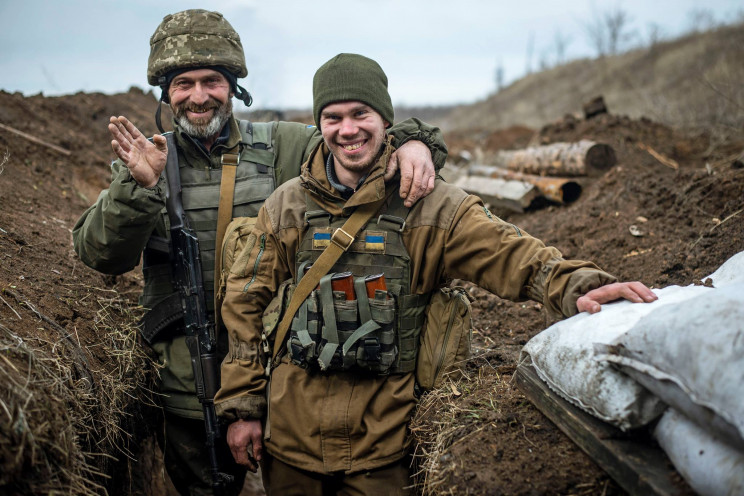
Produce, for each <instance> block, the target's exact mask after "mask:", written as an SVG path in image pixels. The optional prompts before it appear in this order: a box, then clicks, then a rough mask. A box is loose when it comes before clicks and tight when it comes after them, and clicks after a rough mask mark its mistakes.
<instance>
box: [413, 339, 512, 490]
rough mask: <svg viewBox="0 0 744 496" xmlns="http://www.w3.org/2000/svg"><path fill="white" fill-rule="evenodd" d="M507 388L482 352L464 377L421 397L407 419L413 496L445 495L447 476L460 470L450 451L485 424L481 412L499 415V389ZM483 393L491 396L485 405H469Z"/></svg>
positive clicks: (470, 361)
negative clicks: (412, 471) (409, 428)
mask: <svg viewBox="0 0 744 496" xmlns="http://www.w3.org/2000/svg"><path fill="white" fill-rule="evenodd" d="M504 387H508V386H507V385H506V384H505V383H504V382H503V381H502V380H501V376H500V375H499V373H498V371H497V370H496V369H495V368H493V366H492V365H491V364H490V363H489V361H488V357H487V354H486V353H485V351H484V350H481V351H480V352H478V351H476V353H474V357H473V358H471V359H470V360H469V361H468V367H467V371H466V372H465V374H464V377H462V378H460V379H458V380H449V381H447V382H446V383H445V384H443V385H442V386H441V387H439V388H437V389H434V390H431V391H429V392H428V393H426V394H424V396H423V397H422V398H421V401H420V403H419V405H418V408H417V410H416V413H415V415H414V417H413V419H412V420H411V434H412V436H413V441H414V455H413V457H414V476H413V478H414V487H415V490H416V494H422V495H423V496H428V495H439V494H449V493H450V490H451V488H448V487H446V486H447V481H448V478H449V475H450V474H452V473H454V472H455V471H458V470H459V471H461V470H462V467H459V466H458V465H457V464H456V463H455V462H456V457H454V456H452V454H451V450H452V448H453V447H455V446H457V445H458V444H460V443H462V442H466V441H467V440H468V439H470V438H471V436H473V435H474V434H476V433H478V432H480V430H482V429H483V428H484V427H485V426H486V425H487V424H484V423H483V422H481V420H482V419H483V418H485V415H483V413H484V410H493V412H489V413H490V414H491V415H493V414H494V413H495V414H496V415H500V410H499V407H498V403H497V402H496V401H495V400H494V399H493V398H494V397H498V394H499V392H498V391H499V388H504ZM483 390H490V391H492V394H491V395H490V396H489V401H487V402H486V403H485V404H484V403H483V402H482V401H481V400H480V399H479V400H478V401H477V402H475V403H474V402H473V401H472V400H473V397H474V396H475V394H476V393H477V392H479V391H480V393H478V397H479V398H482V397H483V394H482V391H483Z"/></svg>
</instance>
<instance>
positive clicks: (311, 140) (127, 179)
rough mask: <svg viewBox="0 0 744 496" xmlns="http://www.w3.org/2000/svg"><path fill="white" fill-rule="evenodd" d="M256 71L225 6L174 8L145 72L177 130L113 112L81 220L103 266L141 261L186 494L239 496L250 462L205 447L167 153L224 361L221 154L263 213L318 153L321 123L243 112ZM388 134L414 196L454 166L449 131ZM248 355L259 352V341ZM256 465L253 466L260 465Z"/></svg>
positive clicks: (176, 468) (239, 188) (235, 204)
mask: <svg viewBox="0 0 744 496" xmlns="http://www.w3.org/2000/svg"><path fill="white" fill-rule="evenodd" d="M247 74H248V70H247V67H246V63H245V55H244V51H243V44H242V42H241V38H240V36H239V35H238V33H237V32H236V31H235V30H234V29H233V27H232V26H231V25H230V23H229V22H228V21H227V20H226V19H225V18H224V17H223V16H222V14H220V13H219V12H211V11H207V10H201V9H191V10H185V11H182V12H177V13H174V14H170V15H167V16H165V17H164V18H163V20H162V22H161V23H160V25H159V26H158V27H157V28H156V30H155V32H154V33H153V35H152V37H151V38H150V57H149V59H148V63H147V78H148V82H149V83H150V84H151V85H154V86H159V87H160V89H161V99H160V100H161V102H162V104H161V103H159V105H158V108H157V112H156V114H155V115H156V123H157V125H158V127H159V128H160V130H161V132H162V131H163V129H162V126H161V122H160V109H161V106H162V105H163V104H164V105H169V106H170V109H171V111H172V113H173V116H174V119H173V121H172V122H171V125H172V128H173V131H172V133H165V134H156V135H155V136H153V137H152V138H151V139H149V140H148V139H147V138H146V137H145V136H143V134H142V133H141V132H140V131H139V129H137V127H136V126H135V125H134V124H133V123H132V122H130V121H129V120H128V119H127V118H126V117H123V116H119V117H112V118H111V120H110V124H109V131H110V133H111V137H112V148H113V151H114V152H115V154H116V156H117V157H118V158H117V160H115V161H114V162H113V163H112V165H111V168H112V173H113V174H112V181H111V184H110V186H109V188H108V189H106V190H105V191H103V192H102V193H101V195H100V196H99V198H98V200H97V201H96V203H95V204H94V205H92V206H91V207H90V208H89V209H88V210H87V211H86V212H85V213H84V214H83V215H82V217H81V218H80V219H79V221H78V222H77V224H76V225H75V227H74V230H73V241H74V247H75V251H76V253H77V254H78V256H79V257H80V259H81V260H82V261H83V262H84V263H85V264H86V265H88V266H89V267H91V268H93V269H95V270H98V271H101V272H103V273H106V274H122V273H124V272H127V271H130V270H133V269H134V268H135V267H137V266H138V265H139V263H140V260H142V274H143V278H144V290H143V292H142V295H141V297H140V303H141V304H142V306H143V307H144V308H146V309H148V311H147V314H146V315H145V318H144V325H143V336H145V339H146V340H147V341H148V342H149V343H150V345H151V347H152V349H153V350H154V351H155V353H156V354H157V356H158V361H159V363H160V365H161V368H160V369H159V384H158V387H159V392H160V393H161V396H160V397H161V398H162V403H163V415H164V419H165V428H164V429H162V430H161V432H164V436H162V437H163V438H164V439H162V440H161V441H162V443H161V447H162V448H163V452H164V461H165V466H166V469H167V471H168V474H169V475H170V478H171V480H172V481H173V483H174V484H175V486H176V489H177V490H178V492H179V493H180V494H211V493H212V492H213V490H216V491H218V492H220V493H221V494H227V495H229V494H238V493H239V492H240V490H241V488H242V486H243V480H244V477H245V473H246V468H245V467H242V466H238V465H236V464H235V463H234V461H233V456H232V455H231V453H230V450H229V449H228V447H227V445H226V443H225V442H224V439H218V443H217V453H216V457H217V461H218V466H219V467H218V468H219V472H218V473H216V474H213V471H212V464H211V462H210V459H209V458H210V455H209V450H208V449H207V447H206V446H205V438H206V428H205V422H204V411H205V408H209V406H208V405H207V406H206V407H205V406H204V405H202V404H201V403H200V401H199V398H198V397H197V395H196V389H195V385H194V370H193V367H192V355H191V353H190V351H189V348H188V346H187V344H186V335H185V330H184V320H183V308H182V304H181V299H180V298H181V297H180V295H179V293H178V291H177V290H176V287H175V286H174V280H173V261H172V260H171V257H170V247H169V243H170V241H169V239H170V238H169V231H168V227H167V219H166V213H165V212H166V191H167V190H168V189H169V187H168V184H167V180H166V175H165V173H164V168H165V164H166V158H167V157H169V156H171V157H174V159H175V160H176V162H177V164H178V175H180V182H181V187H182V190H183V195H182V201H183V208H184V211H185V214H186V218H187V224H188V226H189V228H190V229H191V230H192V231H193V232H194V233H195V235H196V237H197V239H198V242H199V247H198V249H199V257H200V259H201V264H202V279H203V283H204V284H203V286H204V287H203V290H204V293H205V295H206V298H205V299H206V307H207V308H206V311H205V313H206V318H207V319H208V321H209V323H210V325H211V328H212V329H211V330H210V334H211V335H212V339H213V340H215V342H216V350H217V351H216V354H217V355H218V358H219V359H221V358H222V357H223V356H225V354H226V353H227V349H228V344H227V332H226V331H225V329H224V328H223V326H221V325H217V326H216V325H215V321H216V320H217V322H219V320H218V319H217V318H218V316H219V314H218V313H217V312H215V308H214V307H215V304H214V294H215V290H214V288H215V283H216V282H219V274H220V267H219V254H220V246H219V238H218V234H217V233H218V205H219V204H220V187H221V183H222V176H223V174H222V172H223V164H226V165H230V164H237V165H236V166H235V167H234V168H233V169H230V170H235V180H234V193H233V197H232V198H231V199H228V200H227V201H226V202H225V203H226V204H227V205H230V206H232V216H234V217H238V216H241V217H243V216H244V217H255V216H256V215H257V214H258V211H259V208H260V207H261V205H262V204H263V201H264V200H265V199H266V198H267V197H268V195H269V194H270V193H271V192H272V191H273V190H274V189H275V188H276V187H277V186H279V185H281V184H282V183H284V182H286V181H287V180H289V179H291V178H293V177H296V176H297V175H299V171H300V165H301V164H302V163H303V162H304V161H305V160H306V159H307V157H308V152H309V151H310V150H312V149H313V148H315V146H316V145H317V144H318V143H319V142H320V141H321V140H322V137H321V135H320V132H319V131H318V130H317V129H316V128H315V127H313V126H306V125H304V124H300V123H291V122H271V123H260V122H249V121H246V120H238V119H236V118H235V116H234V115H233V112H232V98H233V97H235V98H238V99H239V100H241V101H243V102H244V103H245V104H246V105H250V102H251V96H250V94H249V93H248V91H246V90H245V89H244V88H243V87H242V86H240V84H239V82H238V80H239V79H240V78H244V77H246V75H247ZM169 134H170V135H169ZM168 135H169V136H168ZM386 135H389V136H390V139H391V140H392V141H393V142H394V143H396V144H397V145H402V147H401V148H400V153H399V155H398V156H396V160H399V163H400V166H401V167H400V168H401V173H405V175H406V177H407V178H408V181H409V182H408V185H412V184H413V185H414V187H413V188H411V189H410V190H409V189H408V188H407V187H405V188H403V190H404V191H403V194H405V195H406V196H407V198H406V201H408V202H413V201H415V199H416V198H418V197H420V196H421V195H422V194H425V193H427V192H428V191H430V189H431V188H427V187H426V186H427V184H426V183H427V182H428V181H424V182H423V183H424V186H423V187H420V185H421V183H422V181H420V180H419V179H418V178H419V177H423V178H432V181H433V176H434V164H436V166H437V167H441V166H442V165H443V164H444V160H445V158H446V147H445V146H444V143H443V141H442V137H441V133H439V130H438V129H436V128H433V127H431V126H428V125H426V124H424V123H421V122H419V121H416V120H407V121H404V122H401V123H399V124H397V125H395V126H393V127H392V128H390V129H389V132H388V133H386ZM166 136H168V138H166ZM168 139H172V140H173V141H168ZM225 176H229V175H228V174H225ZM414 178H416V180H414ZM226 182H228V181H226ZM230 182H231V181H230ZM228 215H229V212H228ZM228 220H229V216H228ZM215 274H218V276H217V277H215ZM254 352H255V353H254ZM250 353H254V354H257V351H255V349H253V348H251V351H250V352H249V354H250ZM252 356H253V355H252ZM217 363H219V362H217ZM214 376H217V378H218V376H219V374H218V373H215V374H214ZM224 431H225V429H224V428H222V435H223V437H224ZM256 454H258V451H256ZM258 458H260V457H258ZM247 468H248V469H250V470H253V471H255V470H256V469H257V466H256V465H255V464H251V465H248V467H247ZM220 473H222V474H224V475H219V474H220Z"/></svg>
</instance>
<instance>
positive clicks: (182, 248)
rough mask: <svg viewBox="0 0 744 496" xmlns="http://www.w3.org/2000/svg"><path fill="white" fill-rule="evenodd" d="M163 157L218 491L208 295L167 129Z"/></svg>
mask: <svg viewBox="0 0 744 496" xmlns="http://www.w3.org/2000/svg"><path fill="white" fill-rule="evenodd" d="M165 136H166V139H167V141H168V159H167V161H166V165H165V175H166V178H167V180H168V192H167V193H166V208H167V211H168V218H169V219H170V235H171V242H170V255H171V261H172V266H173V282H174V284H175V286H176V288H177V289H178V293H179V295H180V297H181V306H182V309H183V320H184V328H185V334H186V345H187V346H188V348H189V352H190V353H191V365H192V367H193V368H194V383H195V384H196V396H197V397H198V398H199V402H200V403H201V405H202V408H203V410H204V427H205V429H206V433H207V442H206V447H207V451H208V454H209V462H210V472H211V476H212V490H213V491H214V494H216V495H219V494H222V493H223V492H224V488H225V484H228V483H229V482H231V481H232V478H233V477H232V476H231V475H229V474H225V473H223V472H220V469H219V462H218V460H217V446H216V443H217V441H218V440H219V439H220V425H219V420H218V419H217V414H216V412H215V409H214V395H215V394H216V393H217V389H219V382H220V380H219V372H218V369H217V367H218V366H219V363H218V357H217V340H216V338H215V333H214V322H212V321H211V320H210V319H209V317H208V315H207V299H206V295H205V293H204V282H203V280H202V264H201V257H200V255H199V240H198V239H197V237H196V233H195V232H194V231H193V230H192V229H191V228H190V227H189V222H188V218H187V217H186V212H184V209H183V203H182V201H181V176H180V172H179V170H178V153H176V142H175V141H176V140H175V138H174V136H173V134H166V135H165Z"/></svg>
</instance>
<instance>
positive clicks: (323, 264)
mask: <svg viewBox="0 0 744 496" xmlns="http://www.w3.org/2000/svg"><path fill="white" fill-rule="evenodd" d="M384 202H385V197H384V196H383V197H382V198H380V199H379V200H377V201H375V202H373V203H367V204H364V205H361V206H359V207H358V208H357V209H356V210H355V211H354V213H353V214H351V217H349V219H348V220H347V221H346V222H345V223H344V225H343V226H342V227H340V228H338V229H336V230H335V231H334V232H333V235H332V236H331V244H329V245H328V246H327V247H326V249H325V250H323V253H321V254H320V256H319V257H318V259H317V260H316V261H315V262H314V263H313V265H312V266H311V267H310V269H309V270H308V271H307V273H306V274H305V275H303V276H302V279H300V282H299V283H298V284H297V288H296V289H295V291H294V294H293V295H292V300H290V302H289V305H288V308H287V311H286V313H285V314H284V317H283V318H282V320H281V322H280V323H279V328H278V330H277V334H276V337H275V338H274V350H273V353H272V357H273V358H276V357H277V355H278V354H279V350H281V348H282V344H283V343H284V338H285V337H286V336H287V331H288V330H289V327H290V325H291V323H292V319H293V318H294V316H295V314H296V313H297V310H299V308H300V305H302V302H303V301H305V298H307V297H308V295H309V294H310V293H311V292H312V290H313V289H314V288H315V287H316V286H317V285H318V282H319V281H320V278H321V277H323V276H324V275H326V274H327V273H328V271H329V270H331V267H333V264H335V263H336V261H337V260H338V259H339V257H341V255H342V254H343V253H344V252H346V250H348V249H349V247H350V246H351V244H352V243H353V242H354V239H355V238H356V235H357V234H358V233H359V230H360V229H361V228H362V227H363V226H364V225H365V224H366V223H367V222H368V221H369V219H371V218H372V216H373V215H374V214H375V213H376V212H377V211H378V210H379V209H380V207H381V206H382V204H383V203H384Z"/></svg>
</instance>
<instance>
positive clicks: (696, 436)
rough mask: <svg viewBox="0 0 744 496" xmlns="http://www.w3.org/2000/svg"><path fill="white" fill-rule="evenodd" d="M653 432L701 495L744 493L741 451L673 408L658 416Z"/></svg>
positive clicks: (730, 495) (737, 495)
mask: <svg viewBox="0 0 744 496" xmlns="http://www.w3.org/2000/svg"><path fill="white" fill-rule="evenodd" d="M654 436H655V437H656V440H657V441H658V442H659V445H660V446H661V448H662V449H663V450H664V452H665V453H666V454H667V456H668V457H669V459H670V460H671V461H672V464H673V465H674V467H675V468H676V469H677V471H678V472H679V473H680V475H681V476H682V477H683V478H684V479H685V480H686V481H687V483H688V484H689V485H690V487H692V489H694V490H695V492H697V493H698V494H700V495H701V496H740V495H742V494H744V453H742V452H740V451H737V450H735V449H733V448H731V447H730V446H729V445H727V444H725V443H722V442H721V441H720V440H719V439H717V438H715V437H713V436H711V435H710V434H708V433H707V432H705V431H704V430H702V429H701V428H700V427H698V426H697V424H695V423H694V422H691V421H690V420H689V419H687V418H686V417H685V416H684V415H682V414H681V413H679V412H677V411H676V410H674V409H673V408H669V409H668V410H667V411H666V413H664V415H663V416H662V417H661V420H659V423H658V424H657V425H656V429H655V430H654Z"/></svg>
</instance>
